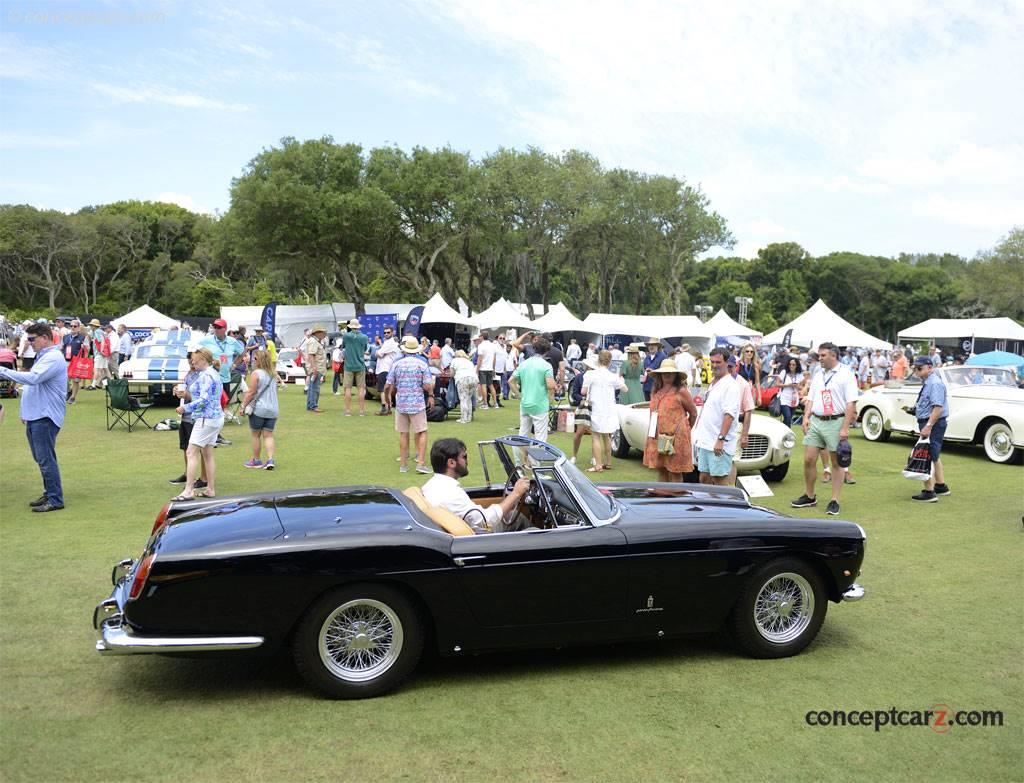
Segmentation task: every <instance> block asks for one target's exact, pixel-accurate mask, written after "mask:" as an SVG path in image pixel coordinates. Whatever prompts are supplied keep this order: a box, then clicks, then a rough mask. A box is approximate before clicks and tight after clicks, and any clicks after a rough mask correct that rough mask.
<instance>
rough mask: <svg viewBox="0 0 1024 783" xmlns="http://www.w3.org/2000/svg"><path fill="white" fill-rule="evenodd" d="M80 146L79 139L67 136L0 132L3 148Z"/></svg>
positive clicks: (54, 148) (34, 148) (63, 147)
mask: <svg viewBox="0 0 1024 783" xmlns="http://www.w3.org/2000/svg"><path fill="white" fill-rule="evenodd" d="M80 146H82V141H81V139H79V138H70V137H67V136H47V135H35V134H30V133H0V149H3V150H66V149H73V148H75V147H80Z"/></svg>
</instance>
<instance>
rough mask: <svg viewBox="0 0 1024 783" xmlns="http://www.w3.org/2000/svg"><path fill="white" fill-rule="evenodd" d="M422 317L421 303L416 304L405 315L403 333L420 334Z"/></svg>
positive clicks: (416, 335)
mask: <svg viewBox="0 0 1024 783" xmlns="http://www.w3.org/2000/svg"><path fill="white" fill-rule="evenodd" d="M422 317H423V305H416V306H415V307H414V308H412V310H410V311H409V315H407V316H406V317H405V329H404V330H403V334H411V335H412V336H413V337H419V336H420V319H421V318H422Z"/></svg>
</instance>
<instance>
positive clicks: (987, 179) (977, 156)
mask: <svg viewBox="0 0 1024 783" xmlns="http://www.w3.org/2000/svg"><path fill="white" fill-rule="evenodd" d="M858 173H860V174H862V175H863V176H865V177H868V178H871V179H875V180H879V181H881V182H884V183H886V184H889V185H909V186H914V187H933V186H935V185H942V184H945V183H953V184H960V185H963V184H972V185H974V184H977V185H1004V184H1014V183H1018V184H1019V183H1020V182H1022V181H1024V145H1021V144H1008V145H1004V146H981V145H978V144H974V143H971V142H964V143H961V144H960V145H959V146H958V147H957V148H956V150H955V151H954V152H952V153H951V154H949V155H947V156H944V157H943V156H928V155H905V156H900V157H887V158H873V159H870V160H866V161H864V163H862V164H861V165H860V166H859V167H858Z"/></svg>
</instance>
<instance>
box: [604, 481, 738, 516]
mask: <svg viewBox="0 0 1024 783" xmlns="http://www.w3.org/2000/svg"><path fill="white" fill-rule="evenodd" d="M602 489H604V490H606V491H608V492H611V494H612V495H613V496H614V497H615V499H616V500H617V501H618V502H619V503H621V504H622V505H623V506H624V507H625V508H627V509H629V510H631V511H634V512H636V513H638V514H640V515H641V516H643V517H644V519H648V520H649V519H653V518H660V517H664V518H671V519H678V518H679V517H680V516H681V515H686V514H688V513H697V512H700V511H702V510H704V509H708V508H715V509H728V511H727V513H734V512H737V511H744V510H746V509H750V508H751V505H750V503H749V501H748V500H747V497H746V495H745V494H744V493H743V491H742V490H739V489H735V488H733V487H716V486H711V485H707V484H649V483H644V484H641V483H636V484H616V485H611V486H602Z"/></svg>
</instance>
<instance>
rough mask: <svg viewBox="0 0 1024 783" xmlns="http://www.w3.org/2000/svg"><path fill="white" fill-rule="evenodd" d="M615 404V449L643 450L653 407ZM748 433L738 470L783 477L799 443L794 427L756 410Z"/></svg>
mask: <svg viewBox="0 0 1024 783" xmlns="http://www.w3.org/2000/svg"><path fill="white" fill-rule="evenodd" d="M616 407H617V408H618V411H619V429H618V431H617V432H615V433H613V434H612V451H613V452H614V453H615V456H616V457H619V458H620V459H623V458H625V457H628V456H629V452H630V450H631V449H637V450H639V451H643V450H644V444H646V443H647V428H648V426H649V425H650V421H651V411H650V407H649V405H648V403H646V402H638V403H636V404H634V405H618V406H616ZM698 410H699V408H698ZM748 435H749V437H748V438H747V447H746V448H745V449H743V451H742V453H741V454H740V459H739V461H738V462H737V465H736V470H737V472H739V473H751V472H753V471H760V473H761V476H762V477H763V478H764V480H765V481H782V479H784V478H785V477H786V473H787V472H788V471H789V458H790V455H792V453H793V447H794V446H795V445H796V436H795V435H794V434H793V431H792V430H790V428H789V427H787V426H786V425H785V424H783V423H782V422H781V421H776V420H775V419H772V418H769V417H768V416H758V415H756V414H755V415H754V418H753V419H752V420H751V422H750V432H749V433H748Z"/></svg>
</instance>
